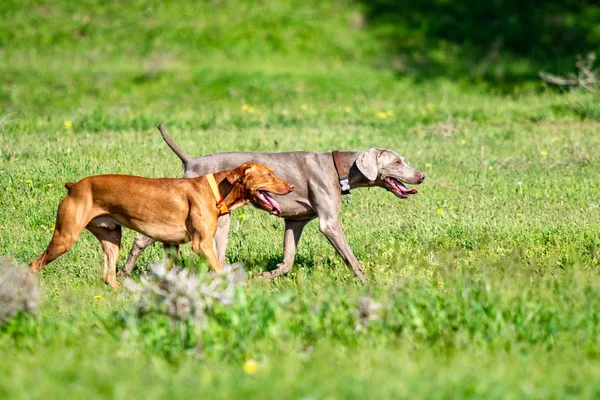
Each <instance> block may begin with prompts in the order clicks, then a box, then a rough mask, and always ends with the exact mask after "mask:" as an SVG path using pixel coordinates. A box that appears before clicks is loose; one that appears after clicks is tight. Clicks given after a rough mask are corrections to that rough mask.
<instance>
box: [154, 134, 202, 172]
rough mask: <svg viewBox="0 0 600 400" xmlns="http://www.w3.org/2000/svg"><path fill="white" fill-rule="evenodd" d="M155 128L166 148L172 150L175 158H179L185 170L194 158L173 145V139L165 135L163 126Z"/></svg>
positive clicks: (175, 144)
mask: <svg viewBox="0 0 600 400" xmlns="http://www.w3.org/2000/svg"><path fill="white" fill-rule="evenodd" d="M156 127H157V128H158V130H159V131H160V134H161V135H162V137H163V139H164V141H165V142H166V143H167V146H169V147H170V148H171V150H173V152H174V153H175V154H177V157H179V159H180V160H181V162H182V163H183V167H184V168H187V164H188V163H189V162H190V161H192V160H193V159H194V158H193V157H192V156H190V155H189V154H188V153H186V152H185V151H183V150H182V149H181V147H179V146H178V145H177V143H175V142H174V141H173V139H171V137H170V136H169V134H168V133H167V130H166V129H165V127H164V126H163V124H158V125H157V126H156Z"/></svg>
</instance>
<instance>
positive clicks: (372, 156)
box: [356, 148, 379, 181]
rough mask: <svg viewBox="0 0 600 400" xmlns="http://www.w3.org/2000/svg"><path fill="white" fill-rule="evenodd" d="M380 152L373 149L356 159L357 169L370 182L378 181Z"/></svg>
mask: <svg viewBox="0 0 600 400" xmlns="http://www.w3.org/2000/svg"><path fill="white" fill-rule="evenodd" d="M378 154H379V150H377V149H375V148H373V149H370V150H368V151H363V152H362V153H360V155H359V156H358V158H357V159H356V167H357V168H358V170H359V171H360V173H361V174H363V175H364V176H365V178H367V179H368V180H369V181H374V180H375V179H377V173H378V170H377V155H378Z"/></svg>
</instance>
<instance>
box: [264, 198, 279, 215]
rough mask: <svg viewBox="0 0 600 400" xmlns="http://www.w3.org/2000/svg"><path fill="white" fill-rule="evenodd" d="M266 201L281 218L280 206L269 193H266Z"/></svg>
mask: <svg viewBox="0 0 600 400" xmlns="http://www.w3.org/2000/svg"><path fill="white" fill-rule="evenodd" d="M264 196H265V199H267V201H268V202H269V204H271V207H273V209H274V210H275V211H276V212H277V215H279V216H281V208H279V204H278V203H277V202H276V201H275V199H274V198H272V197H271V196H269V194H268V193H264Z"/></svg>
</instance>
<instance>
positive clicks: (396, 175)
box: [356, 148, 425, 199]
mask: <svg viewBox="0 0 600 400" xmlns="http://www.w3.org/2000/svg"><path fill="white" fill-rule="evenodd" d="M356 167H357V168H358V170H359V171H360V173H361V174H363V175H364V176H365V177H366V178H367V179H368V180H369V181H370V182H374V183H375V185H377V186H380V187H383V188H386V189H387V190H389V191H390V192H392V193H394V194H395V195H396V197H398V198H401V199H406V198H408V195H409V194H417V193H419V191H418V190H417V189H409V188H407V187H406V186H405V185H404V184H405V183H410V184H413V185H419V184H420V183H421V182H423V181H424V180H425V175H423V174H422V173H420V172H419V171H417V170H416V169H414V168H411V167H409V166H408V164H407V163H406V162H405V161H404V157H401V156H400V155H398V154H397V153H396V152H394V151H391V150H385V149H376V148H373V149H370V150H367V151H364V152H362V153H361V154H360V155H359V156H358V158H357V159H356Z"/></svg>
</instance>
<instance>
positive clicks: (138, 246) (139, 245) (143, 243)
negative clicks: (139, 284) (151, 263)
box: [119, 235, 154, 277]
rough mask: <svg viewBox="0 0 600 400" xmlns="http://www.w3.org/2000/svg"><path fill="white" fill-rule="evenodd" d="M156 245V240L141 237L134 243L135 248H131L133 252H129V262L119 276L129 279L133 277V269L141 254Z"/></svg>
mask: <svg viewBox="0 0 600 400" xmlns="http://www.w3.org/2000/svg"><path fill="white" fill-rule="evenodd" d="M152 243H154V239H152V238H149V237H148V236H144V235H139V236H137V237H136V238H135V240H134V241H133V246H131V251H130V252H129V257H127V261H126V262H125V265H124V266H123V268H121V270H120V271H119V276H124V277H127V276H129V275H131V273H132V272H133V267H134V266H135V262H136V261H137V259H138V257H139V256H140V253H141V252H142V251H144V250H145V249H146V247H148V246H150V245H151V244H152Z"/></svg>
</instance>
